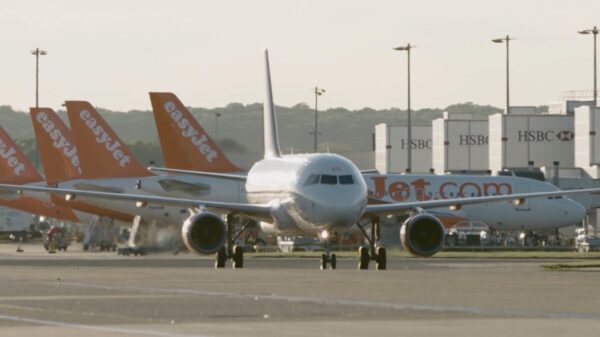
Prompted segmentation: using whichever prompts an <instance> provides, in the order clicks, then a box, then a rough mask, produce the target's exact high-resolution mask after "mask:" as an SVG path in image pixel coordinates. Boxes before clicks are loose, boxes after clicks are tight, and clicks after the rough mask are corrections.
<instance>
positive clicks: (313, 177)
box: [304, 174, 320, 186]
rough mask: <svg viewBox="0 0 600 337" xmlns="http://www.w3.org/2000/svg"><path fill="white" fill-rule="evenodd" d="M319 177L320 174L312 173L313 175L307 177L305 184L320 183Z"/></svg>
mask: <svg viewBox="0 0 600 337" xmlns="http://www.w3.org/2000/svg"><path fill="white" fill-rule="evenodd" d="M319 177H320V176H319V175H318V174H311V175H309V176H308V178H307V179H306V181H305V182H304V186H309V185H314V184H318V183H319Z"/></svg>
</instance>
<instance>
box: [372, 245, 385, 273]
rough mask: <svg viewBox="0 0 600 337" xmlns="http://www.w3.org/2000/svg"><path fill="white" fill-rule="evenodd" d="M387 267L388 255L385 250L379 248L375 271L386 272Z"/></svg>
mask: <svg viewBox="0 0 600 337" xmlns="http://www.w3.org/2000/svg"><path fill="white" fill-rule="evenodd" d="M386 267H387V253H386V251H385V248H383V247H377V257H376V258H375V269H377V270H385V268H386Z"/></svg>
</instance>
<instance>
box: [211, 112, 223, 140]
mask: <svg viewBox="0 0 600 337" xmlns="http://www.w3.org/2000/svg"><path fill="white" fill-rule="evenodd" d="M213 113H214V114H215V141H216V142H217V143H218V142H219V117H221V113H219V112H213Z"/></svg>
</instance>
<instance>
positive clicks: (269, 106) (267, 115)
mask: <svg viewBox="0 0 600 337" xmlns="http://www.w3.org/2000/svg"><path fill="white" fill-rule="evenodd" d="M265 76H266V81H267V82H266V89H267V92H266V97H265V102H264V107H263V137H264V149H265V158H272V157H281V151H280V150H279V136H278V134H277V118H276V115H275V105H274V104H273V90H272V87H271V69H270V66H269V51H268V50H267V49H265Z"/></svg>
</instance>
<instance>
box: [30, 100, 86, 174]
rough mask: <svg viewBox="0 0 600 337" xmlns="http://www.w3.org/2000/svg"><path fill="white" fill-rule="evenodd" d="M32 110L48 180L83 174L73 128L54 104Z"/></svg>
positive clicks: (33, 122) (34, 126) (36, 138)
mask: <svg viewBox="0 0 600 337" xmlns="http://www.w3.org/2000/svg"><path fill="white" fill-rule="evenodd" d="M29 112H30V116H31V123H32V124H33V131H34V133H35V141H36V144H37V147H38V149H39V151H38V152H39V155H40V162H41V164H42V167H43V168H44V174H45V176H46V181H47V182H48V184H54V183H57V182H61V181H67V180H73V179H77V178H79V177H80V176H81V168H80V167H79V156H78V155H77V149H76V148H75V143H74V142H73V135H72V134H71V130H69V129H68V128H67V126H66V125H65V123H64V122H63V121H62V120H61V119H60V117H58V115H57V114H56V113H55V112H54V110H52V109H50V108H30V109H29Z"/></svg>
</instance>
